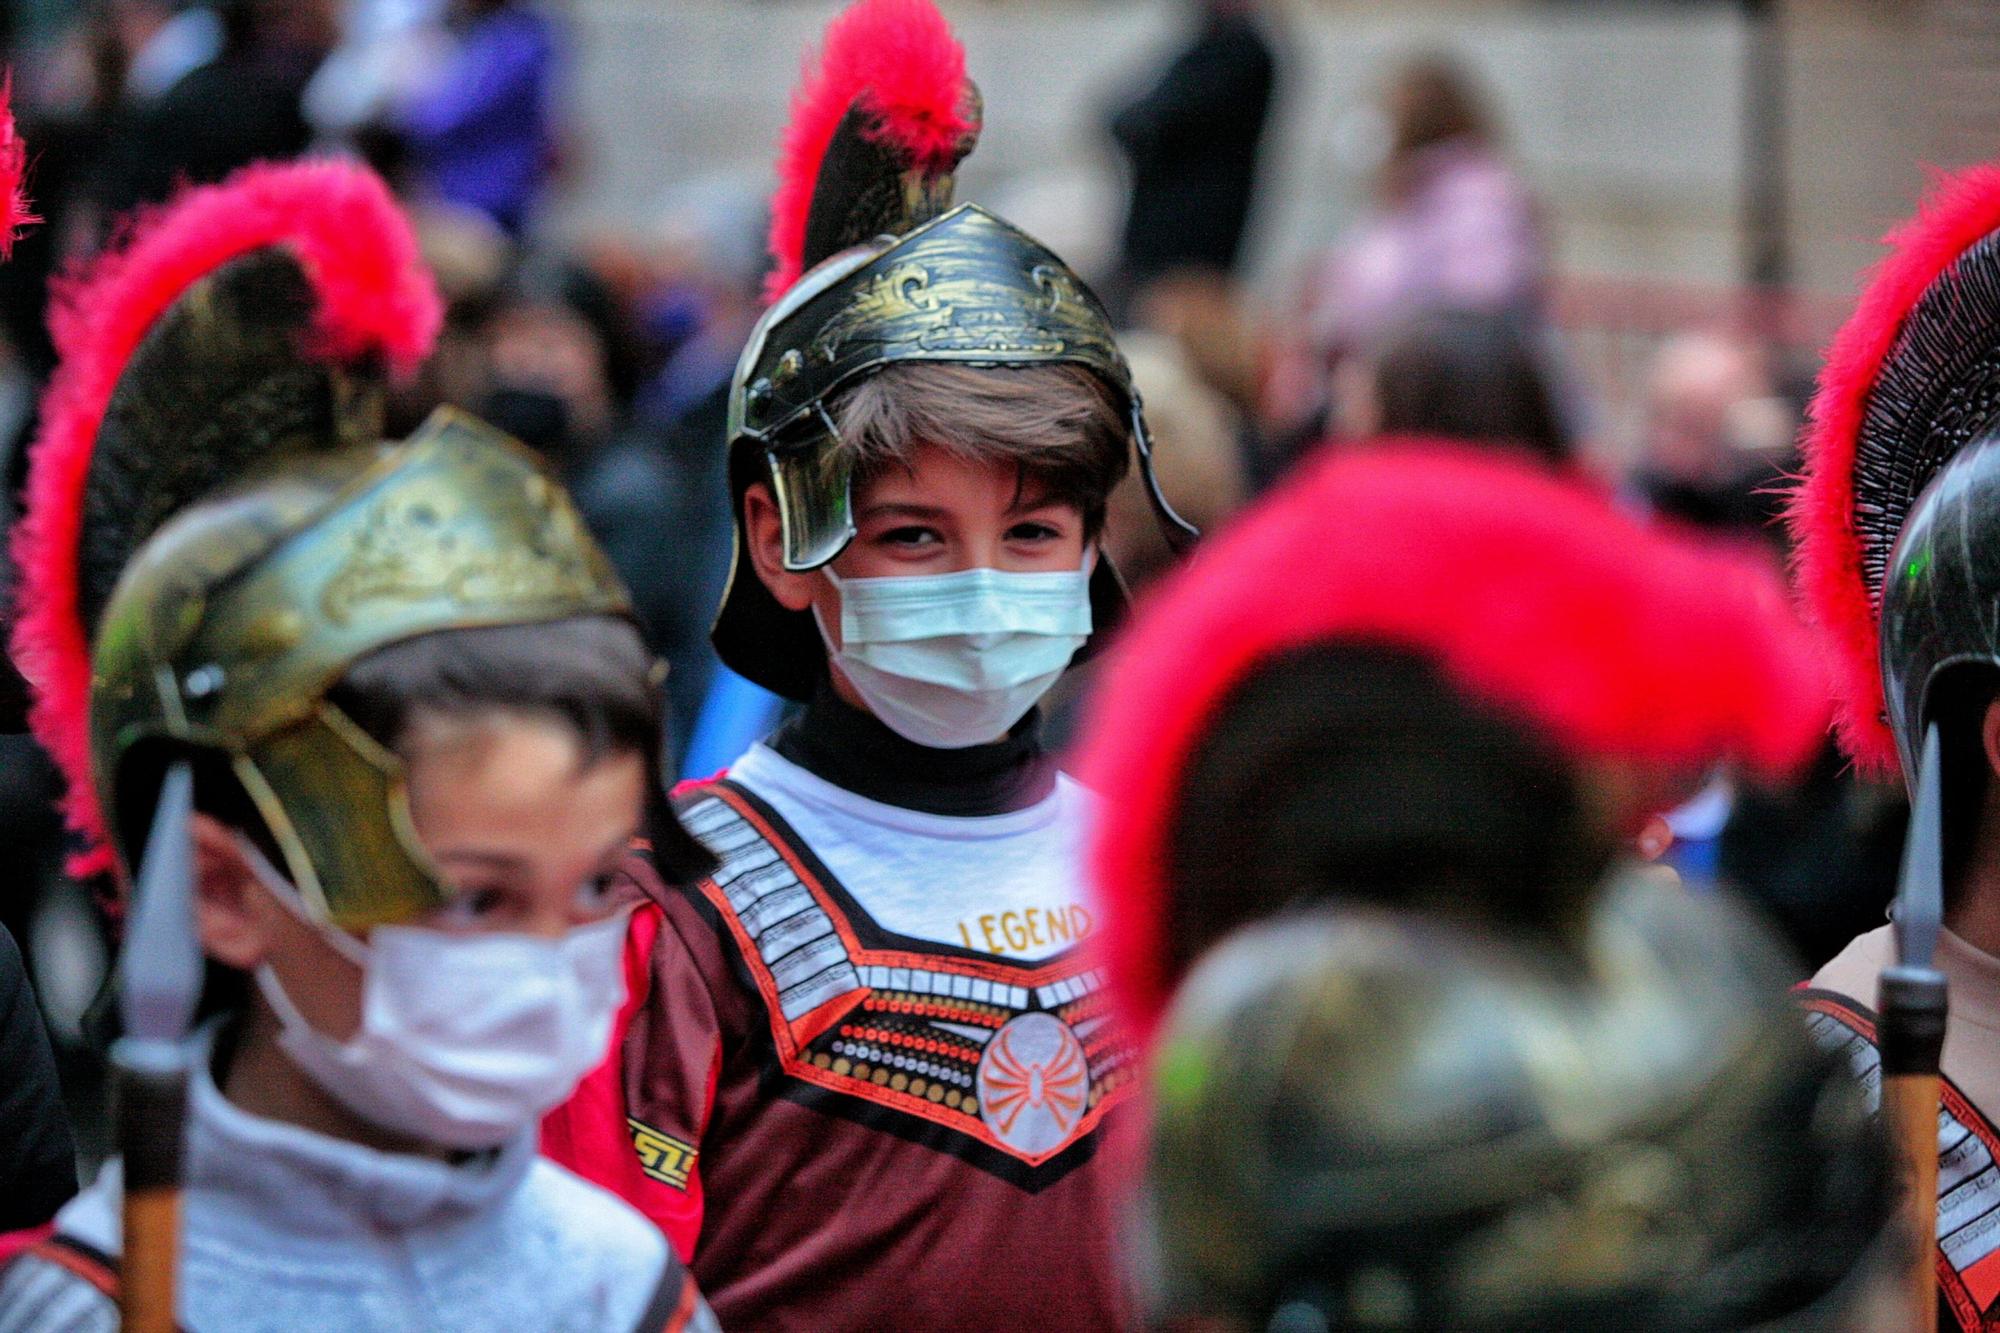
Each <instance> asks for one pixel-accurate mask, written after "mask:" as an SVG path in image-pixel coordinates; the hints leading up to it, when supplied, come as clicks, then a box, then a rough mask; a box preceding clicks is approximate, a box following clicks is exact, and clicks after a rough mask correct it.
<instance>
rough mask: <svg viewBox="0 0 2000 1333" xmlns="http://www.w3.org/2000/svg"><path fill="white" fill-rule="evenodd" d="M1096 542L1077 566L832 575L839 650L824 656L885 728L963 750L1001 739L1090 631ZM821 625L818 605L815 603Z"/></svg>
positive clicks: (824, 634)
mask: <svg viewBox="0 0 2000 1333" xmlns="http://www.w3.org/2000/svg"><path fill="white" fill-rule="evenodd" d="M1095 560H1096V552H1095V551H1094V550H1093V551H1092V552H1090V553H1088V554H1086V555H1085V557H1084V562H1083V567H1082V568H1080V569H1065V570H1055V571H1050V572H1040V573H1012V572H1009V571H1005V570H998V569H983V568H982V569H965V570H960V571H958V572H957V573H955V574H914V575H900V576H896V577H892V578H873V579H843V578H841V577H840V576H838V575H837V574H835V573H834V572H833V571H832V570H831V569H828V570H827V571H826V577H827V581H828V582H830V583H832V584H833V586H834V587H835V588H836V589H837V590H838V591H839V593H840V638H841V646H840V647H839V648H835V647H834V644H833V637H832V636H831V635H829V634H828V633H827V632H826V626H825V625H824V624H823V623H822V624H820V637H821V638H822V639H824V640H825V641H826V646H827V652H828V654H829V655H830V656H831V657H832V659H833V661H834V662H835V663H836V664H837V665H838V666H839V667H840V671H841V674H842V675H844V676H846V677H847V679H848V681H849V682H850V683H851V684H852V685H853V686H854V689H855V691H856V692H857V693H858V694H860V696H861V698H862V700H863V701H864V702H866V703H867V705H868V707H869V710H870V711H871V712H873V713H874V714H875V716H876V717H877V718H879V719H880V720H881V721H882V722H883V724H884V725H886V726H887V727H889V729H890V730H892V731H894V732H896V733H897V734H898V735H900V736H903V737H905V738H907V739H909V740H912V741H915V742H916V743H917V744H919V745H928V746H931V747H933V748H935V749H940V750H959V749H964V748H966V747H967V746H972V745H984V744H986V743H988V742H989V741H996V740H998V739H1000V738H1001V737H1002V736H1004V735H1006V734H1007V732H1008V731H1009V730H1010V729H1011V728H1012V727H1013V725H1014V724H1015V723H1016V722H1019V721H1020V720H1021V719H1022V717H1024V716H1025V715H1026V714H1027V712H1028V710H1029V709H1030V708H1033V707H1034V706H1035V702H1036V701H1037V700H1039V699H1040V698H1041V697H1042V696H1043V695H1044V694H1046V693H1048V690H1049V687H1050V686H1051V685H1054V684H1055V683H1056V678H1057V677H1059V676H1061V675H1062V673H1063V671H1064V669H1065V668H1067V667H1068V666H1069V662H1070V659H1071V658H1072V657H1074V656H1076V653H1077V650H1078V649H1079V648H1081V647H1083V645H1084V641H1085V640H1087V639H1088V638H1089V637H1090V573H1091V567H1092V565H1093V564H1094V563H1095ZM813 617H814V620H815V622H816V623H817V622H818V620H819V613H818V611H817V609H815V610H814V613H813Z"/></svg>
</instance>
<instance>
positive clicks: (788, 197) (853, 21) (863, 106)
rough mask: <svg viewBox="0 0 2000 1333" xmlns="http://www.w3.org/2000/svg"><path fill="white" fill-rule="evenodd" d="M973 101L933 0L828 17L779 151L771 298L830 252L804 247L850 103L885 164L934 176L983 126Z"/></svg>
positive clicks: (863, 0)
mask: <svg viewBox="0 0 2000 1333" xmlns="http://www.w3.org/2000/svg"><path fill="white" fill-rule="evenodd" d="M857 102H858V104H859V105H858V106H857ZM975 106H976V102H975V99H974V98H973V97H972V95H971V93H970V86H969V85H968V84H967V82H966V77H965V48H964V47H962V46H960V45H959V43H958V39H957V38H956V37H954V36H952V32H951V27H950V25H949V24H947V23H946V22H945V20H944V15H942V14H940V13H938V11H937V6H935V5H934V4H932V3H931V0H859V3H857V4H855V5H853V6H851V7H849V8H848V9H847V10H846V11H845V12H843V13H842V14H841V15H840V16H839V17H838V18H836V19H835V20H834V21H833V22H832V23H831V24H829V25H828V26H827V30H826V38H825V41H824V43H823V44H822V46H821V48H820V51H819V53H818V58H817V60H815V59H814V57H813V55H812V53H810V52H809V53H808V54H807V56H806V62H805V69H804V73H803V74H802V75H801V78H800V83H799V86H798V89H797V91H796V92H794V93H793V95H792V111H791V118H790V120H789V121H788V122H787V123H786V126H785V132H784V137H783V139H782V141H781V144H780V148H779V156H778V189H777V193H776V194H775V195H774V196H773V197H772V200H771V258H772V260H773V261H774V262H775V264H776V267H775V268H774V269H773V270H772V272H771V274H770V276H769V278H768V279H767V281H766V283H765V295H766V297H767V298H768V299H771V300H775V299H777V297H778V296H779V295H780V294H782V293H783V292H784V291H785V289H786V288H788V287H790V286H791V285H792V284H793V283H795V282H797V281H798V280H799V277H800V276H801V275H802V274H803V273H804V272H805V270H806V269H807V268H809V267H811V265H812V264H813V263H817V262H818V261H819V260H820V259H823V258H825V256H824V255H813V256H810V257H809V256H808V255H807V254H806V236H807V230H808V219H809V218H810V217H811V215H812V212H813V205H814V196H815V194H817V193H819V192H820V188H821V180H820V177H821V170H822V167H823V166H825V164H826V161H827V149H828V147H829V145H831V144H832V143H833V140H834V135H835V132H836V131H838V130H839V129H840V127H841V124H842V122H843V121H844V120H846V119H847V117H848V114H849V112H850V110H858V111H860V112H862V113H864V114H865V115H866V117H867V118H868V123H867V125H866V127H865V128H864V129H862V130H861V133H862V135H863V136H864V137H865V138H867V139H868V140H869V141H871V142H872V143H873V144H875V145H876V146H877V147H879V148H881V149H883V150H885V152H886V154H887V156H888V158H889V164H888V167H887V169H889V170H894V171H898V172H917V173H919V174H923V175H934V176H935V175H948V174H949V173H950V172H951V170H952V169H953V168H954V167H955V166H956V165H957V164H958V161H959V159H960V158H962V157H964V156H965V154H966V153H967V152H968V151H970V149H971V147H972V140H973V138H974V136H975V135H976V134H977V132H978V129H979V124H978V116H977V112H976V110H975ZM855 239H865V238H859V237H857V238H855Z"/></svg>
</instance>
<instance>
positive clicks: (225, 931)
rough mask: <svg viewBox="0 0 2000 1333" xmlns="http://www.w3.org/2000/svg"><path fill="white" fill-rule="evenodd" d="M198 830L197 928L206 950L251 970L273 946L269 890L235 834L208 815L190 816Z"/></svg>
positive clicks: (191, 824)
mask: <svg viewBox="0 0 2000 1333" xmlns="http://www.w3.org/2000/svg"><path fill="white" fill-rule="evenodd" d="M189 828H190V831H191V832H192V833H193V835H194V880H195V905H194V919H195V931H196V933H197V934H198V935H200V936H201V947H202V951H203V952H204V953H206V954H207V955H208V956H209V957H211V958H213V959H215V960H216V961H217V962H219V963H226V964H228V965H229V966H230V967H233V968H236V969H237V970H238V971H242V972H248V971H250V970H251V969H252V968H254V967H256V966H257V965H258V964H259V963H261V962H263V961H264V958H265V956H266V955H267V954H269V953H270V951H271V935H270V929H269V924H268V923H269V920H270V917H269V914H268V913H267V912H266V911H264V910H263V909H264V907H265V906H266V901H265V898H266V891H265V889H264V887H263V885H262V884H260V883H258V881H257V876H256V873H255V872H254V871H252V870H251V869H250V865H249V862H247V861H245V860H244V859H243V849H242V846H241V845H240V844H239V843H238V842H237V835H236V834H235V833H234V832H232V831H231V830H230V829H229V828H227V827H225V826H224V825H223V824H221V823H220V822H218V821H217V820H215V819H213V818H211V817H209V816H208V815H202V814H197V815H196V816H194V818H193V819H192V820H191V821H189Z"/></svg>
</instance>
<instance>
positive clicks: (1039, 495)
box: [1007, 490, 1079, 514]
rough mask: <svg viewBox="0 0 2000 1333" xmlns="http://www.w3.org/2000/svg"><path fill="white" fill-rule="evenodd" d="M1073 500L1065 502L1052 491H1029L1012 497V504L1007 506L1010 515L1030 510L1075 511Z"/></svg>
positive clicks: (1075, 505)
mask: <svg viewBox="0 0 2000 1333" xmlns="http://www.w3.org/2000/svg"><path fill="white" fill-rule="evenodd" d="M1078 507H1079V506H1078V505H1077V503H1076V502H1075V501H1074V500H1065V499H1063V498H1062V497H1061V496H1060V495H1057V494H1055V493H1054V492H1052V491H1046V490H1041V491H1029V492H1027V493H1025V494H1022V495H1017V496H1015V497H1014V503H1013V504H1011V505H1009V506H1007V512H1008V513H1010V514H1025V513H1027V512H1028V511H1029V510H1031V509H1076V508H1078Z"/></svg>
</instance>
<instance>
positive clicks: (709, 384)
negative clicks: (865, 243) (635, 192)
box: [636, 178, 769, 776]
mask: <svg viewBox="0 0 2000 1333" xmlns="http://www.w3.org/2000/svg"><path fill="white" fill-rule="evenodd" d="M766 227H767V213H766V208H765V203H764V199H763V196H762V192H761V190H759V189H758V188H757V187H755V186H753V185H750V184H748V183H746V182H743V181H739V180H735V179H730V178H721V179H709V180H698V181H693V182H689V183H688V184H686V185H683V186H681V187H679V188H677V189H675V190H674V191H673V192H672V193H671V195H670V196H669V198H668V200H667V201H666V206H665V208H664V209H663V210H662V217H661V222H660V225H659V228H658V231H657V233H656V236H655V241H656V245H657V249H656V252H655V255H654V258H653V266H654V272H653V277H652V282H651V285H650V289H649V290H648V291H647V292H646V293H645V295H644V296H643V297H642V299H641V302H640V310H639V319H640V323H641V325H642V327H643V328H644V330H645V331H646V333H647V334H648V335H649V336H650V337H651V338H652V339H653V340H654V341H655V342H656V343H657V345H658V346H659V348H660V350H661V352H662V353H663V356H662V360H661V364H660V367H659V369H658V370H657V371H656V372H655V374H654V375H653V376H652V378H651V379H650V380H648V381H647V383H646V384H645V385H644V387H643V388H642V389H641V390H640V393H639V400H638V404H637V408H636V414H637V418H638V420H639V422H640V423H641V424H642V426H643V427H644V428H645V429H647V430H648V431H650V432H652V433H654V434H655V435H656V436H657V437H658V438H660V439H661V440H662V441H663V442H664V445H665V448H666V450H667V452H668V456H669V460H670V463H671V466H672V468H673V471H674V476H675V480H676V485H677V486H678V487H679V490H678V494H677V498H678V508H677V509H676V527H675V529H674V540H673V542H672V543H671V549H670V550H665V551H662V552H661V558H662V559H663V560H664V561H666V562H667V563H668V564H669V565H670V569H669V570H667V571H666V572H665V573H664V574H663V577H665V578H667V579H668V580H669V581H670V582H671V583H672V584H673V585H674V586H675V587H677V588H678V589H679V596H680V598H681V599H682V602H683V604H684V611H683V613H682V614H681V615H679V616H677V617H675V618H674V619H673V620H672V622H671V623H670V624H664V625H663V626H662V632H663V634H664V635H665V637H664V638H663V639H662V640H661V643H660V649H661V652H662V653H663V654H664V655H665V657H666V659H667V663H668V665H669V667H670V668H671V670H670V672H669V673H668V676H667V692H668V696H669V699H670V701H671V703H672V705H673V713H674V724H675V736H676V742H677V743H682V742H685V741H686V740H687V739H688V738H689V737H691V736H692V735H693V731H694V726H695V718H696V715H697V713H698V712H699V711H700V709H701V706H702V701H703V700H704V698H705V697H706V696H707V694H708V692H709V688H710V685H711V683H712V682H715V681H717V680H719V679H720V677H721V675H722V668H721V665H720V663H719V662H718V661H717V660H716V657H715V648H714V646H713V645H712V644H711V643H710V642H709V640H708V623H709V616H710V614H711V613H712V612H713V610H714V609H715V607H717V606H719V605H721V603H722V591H723V587H724V585H726V584H727V583H728V581H729V563H730V560H731V559H732V558H733V556H734V554H735V549H736V548H735V532H736V528H735V522H734V519H733V517H732V515H731V512H730V505H729V478H728V450H727V447H726V444H727V436H728V417H729V382H730V379H731V377H732V376H733V375H734V374H735V370H736V360H737V357H738V356H740V355H741V354H742V351H743V344H744V343H745V342H746V341H748V339H749V337H750V330H751V327H752V326H753V325H755V324H756V322H757V317H758V315H759V314H760V313H762V310H763V301H762V297H761V288H762V284H763V277H764V267H765V264H766V262H767V261H766V256H765V250H764V236H765V231H766ZM738 686H741V687H742V690H741V691H740V692H739V693H740V697H742V698H743V699H746V700H748V703H749V707H748V711H747V712H746V711H745V710H744V709H743V708H725V709H724V710H723V712H724V714H726V715H728V716H732V717H738V718H741V719H744V723H743V724H744V725H745V726H751V725H755V723H756V721H757V720H758V719H760V718H764V717H765V716H766V714H767V713H768V708H767V707H766V706H765V705H767V704H768V702H769V701H768V700H762V699H758V698H757V696H756V693H755V690H756V687H754V686H749V685H748V684H747V682H730V688H731V689H732V690H736V689H737V687H738ZM729 734H730V735H731V736H732V737H733V735H734V733H733V732H731V733H729ZM761 734H763V733H762V732H756V733H754V734H752V735H751V736H750V738H749V739H750V740H754V739H756V736H758V735H761ZM720 743H722V742H720V741H718V744H720ZM744 744H746V745H747V744H748V741H745V742H744ZM741 749H742V747H741V746H739V747H738V749H737V751H736V752H737V753H740V752H741ZM734 757H735V755H734V753H732V754H728V755H725V756H724V761H725V762H726V761H727V760H728V759H732V758H734ZM715 767H719V765H715V766H711V767H710V768H709V769H708V770H707V772H705V773H704V774H703V776H707V774H708V773H712V772H713V771H714V770H715Z"/></svg>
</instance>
